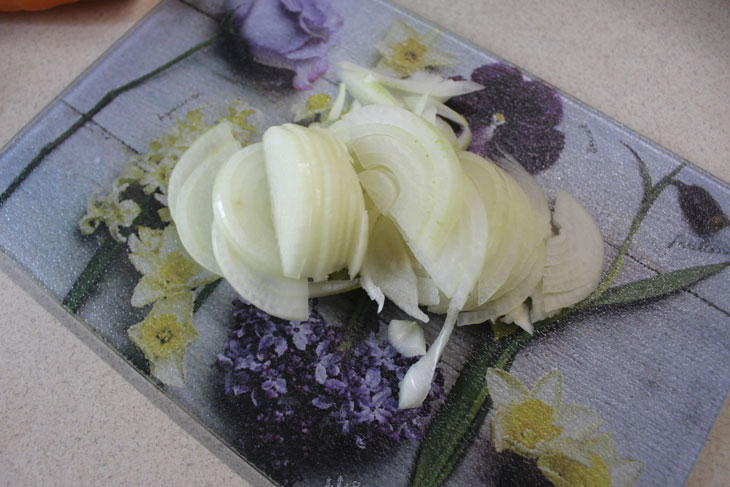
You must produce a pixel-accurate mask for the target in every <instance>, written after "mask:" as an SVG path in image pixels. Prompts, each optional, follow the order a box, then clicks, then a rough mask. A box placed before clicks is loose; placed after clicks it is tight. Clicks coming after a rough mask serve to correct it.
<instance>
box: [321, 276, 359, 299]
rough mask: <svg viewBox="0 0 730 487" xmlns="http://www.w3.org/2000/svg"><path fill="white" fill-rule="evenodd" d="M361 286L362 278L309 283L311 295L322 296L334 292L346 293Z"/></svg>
mask: <svg viewBox="0 0 730 487" xmlns="http://www.w3.org/2000/svg"><path fill="white" fill-rule="evenodd" d="M359 287H360V279H347V280H343V279H330V280H327V281H321V282H310V283H309V297H310V298H321V297H324V296H332V295H333V294H341V293H346V292H348V291H352V290H354V289H357V288H359Z"/></svg>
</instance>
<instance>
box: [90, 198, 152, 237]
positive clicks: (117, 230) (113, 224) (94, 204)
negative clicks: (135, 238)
mask: <svg viewBox="0 0 730 487" xmlns="http://www.w3.org/2000/svg"><path fill="white" fill-rule="evenodd" d="M127 186H128V184H121V185H117V184H115V185H114V186H113V187H112V191H111V192H110V193H109V194H108V195H106V196H103V195H101V193H100V192H95V193H94V194H92V195H91V198H89V202H88V203H87V206H86V215H84V217H83V218H82V219H81V221H80V222H79V227H80V228H81V233H83V234H84V235H89V234H91V233H94V232H95V231H96V229H97V228H99V225H100V224H101V223H102V222H103V223H104V225H106V227H107V229H109V233H110V234H111V236H112V237H113V238H114V240H117V241H119V242H124V241H126V240H127V238H126V236H125V235H124V234H123V233H122V228H126V227H129V226H130V225H131V224H132V222H134V219H135V218H137V215H139V214H140V212H141V211H142V210H141V208H140V207H139V205H138V204H137V203H135V202H134V201H133V200H122V199H121V197H122V193H123V192H124V191H125V190H126V189H127Z"/></svg>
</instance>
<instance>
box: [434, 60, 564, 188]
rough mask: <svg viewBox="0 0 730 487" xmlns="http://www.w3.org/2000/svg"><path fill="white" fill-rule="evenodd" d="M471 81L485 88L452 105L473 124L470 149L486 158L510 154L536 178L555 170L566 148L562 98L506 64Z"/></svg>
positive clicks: (487, 69)
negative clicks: (561, 153)
mask: <svg viewBox="0 0 730 487" xmlns="http://www.w3.org/2000/svg"><path fill="white" fill-rule="evenodd" d="M471 79H472V81H475V82H477V83H479V84H481V85H483V86H484V89H483V90H480V91H476V92H474V93H469V94H466V95H461V96H456V97H454V98H452V99H451V100H449V102H448V103H447V105H449V106H450V107H451V108H453V109H454V110H456V111H457V112H459V113H460V114H462V115H463V116H464V117H466V119H467V120H468V121H469V126H470V127H471V130H472V141H471V145H470V146H469V150H470V151H472V152H476V153H477V154H479V155H481V156H483V157H487V158H495V157H499V156H500V155H501V154H506V155H509V156H511V157H513V158H515V159H516V160H517V161H518V162H519V163H520V164H522V165H523V166H524V167H525V169H527V170H528V171H529V172H530V173H533V174H534V173H537V172H539V171H542V170H543V169H546V168H548V167H550V166H552V165H553V164H554V163H555V162H556V161H557V160H558V158H559V157H560V152H561V151H562V150H563V146H564V144H565V135H564V134H563V132H561V131H560V130H558V129H557V128H556V127H557V126H558V125H559V124H560V122H561V121H562V119H563V104H562V101H561V100H560V95H558V93H557V92H556V91H555V90H554V89H552V88H551V87H549V86H547V85H546V84H544V83H542V82H540V81H531V80H526V79H524V78H523V76H522V73H521V72H520V71H519V70H518V69H516V68H513V67H511V66H507V65H506V64H502V63H496V64H487V65H484V66H481V67H479V68H477V69H475V70H474V72H473V73H472V75H471Z"/></svg>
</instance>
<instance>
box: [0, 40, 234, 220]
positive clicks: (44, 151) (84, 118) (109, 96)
mask: <svg viewBox="0 0 730 487" xmlns="http://www.w3.org/2000/svg"><path fill="white" fill-rule="evenodd" d="M219 40H220V37H218V36H215V37H211V38H210V39H208V40H205V41H203V42H201V43H199V44H197V45H195V46H193V47H191V48H190V49H188V50H187V51H185V52H183V53H182V54H180V55H179V56H177V57H175V58H174V59H171V60H170V61H168V62H166V63H165V64H163V65H162V66H159V67H158V68H155V69H153V70H152V71H150V72H149V73H147V74H144V75H142V76H140V77H139V78H136V79H133V80H132V81H130V82H129V83H126V84H124V85H122V86H120V87H118V88H114V89H113V90H110V91H108V92H107V93H106V94H105V95H104V96H103V97H102V98H101V100H99V101H98V102H97V103H96V105H94V106H93V107H92V108H91V110H89V111H88V112H86V113H84V114H83V115H81V116H80V117H79V119H78V120H76V122H74V124H73V125H71V126H70V127H69V128H68V129H66V131H65V132H63V133H62V134H61V135H59V136H58V137H56V138H55V139H53V140H52V141H51V142H49V143H48V144H46V145H44V146H43V147H42V148H41V150H40V151H38V154H36V155H35V157H33V159H31V160H30V162H29V163H28V165H27V166H25V168H23V170H22V171H21V172H20V174H18V175H17V176H16V177H15V179H13V181H12V182H11V183H10V184H9V185H8V187H7V188H5V191H3V193H2V194H1V195H0V206H2V205H3V204H4V203H5V202H6V201H7V199H8V198H10V196H11V195H12V194H13V192H14V191H15V190H16V189H18V187H19V186H20V185H21V184H22V183H23V181H25V179H26V178H27V177H28V176H30V174H31V173H32V172H33V170H34V169H35V168H36V167H38V165H40V163H41V162H42V161H43V159H44V158H45V157H46V156H47V155H48V154H50V153H51V152H52V151H53V150H54V149H55V148H56V147H58V146H59V145H61V144H62V143H63V142H64V141H65V140H66V139H68V138H69V137H71V136H72V135H73V134H74V133H75V132H76V131H77V130H78V129H79V128H81V127H82V126H83V125H84V124H85V123H86V122H88V121H89V120H91V119H92V118H93V117H94V115H96V114H97V113H99V112H100V111H101V110H103V109H104V107H106V106H107V105H108V104H110V103H111V102H113V101H114V100H115V99H116V98H117V97H118V96H119V95H121V94H122V93H125V92H127V91H129V90H131V89H132V88H134V87H136V86H139V85H140V84H142V83H144V82H145V81H147V80H148V79H150V78H152V77H154V76H156V75H158V74H160V73H162V72H163V71H165V70H166V69H168V68H171V67H172V66H174V65H176V64H177V63H179V62H180V61H183V60H184V59H187V58H189V57H190V56H192V55H193V54H195V53H196V52H198V51H200V50H202V49H205V48H206V47H208V46H211V45H213V44H215V43H216V42H218V41H219Z"/></svg>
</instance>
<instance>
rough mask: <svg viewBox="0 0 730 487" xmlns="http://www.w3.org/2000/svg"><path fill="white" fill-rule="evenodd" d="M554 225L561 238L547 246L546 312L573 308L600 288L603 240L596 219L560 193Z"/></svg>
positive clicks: (573, 199)
mask: <svg viewBox="0 0 730 487" xmlns="http://www.w3.org/2000/svg"><path fill="white" fill-rule="evenodd" d="M553 222H554V224H555V226H556V227H557V228H558V229H559V233H558V235H556V236H554V237H552V238H550V239H549V240H548V242H547V249H546V261H545V273H544V276H543V283H542V293H543V300H544V305H545V311H546V312H548V313H549V312H551V311H555V310H557V309H561V308H565V307H567V306H572V305H573V304H575V303H577V302H579V301H581V300H582V299H584V298H586V297H587V296H588V295H589V294H590V293H591V292H593V290H594V289H595V288H596V286H598V283H599V282H600V280H601V271H602V267H603V254H604V247H603V237H602V236H601V231H600V229H599V228H598V225H596V222H595V220H593V217H592V216H591V215H590V213H588V211H587V210H586V209H585V208H584V207H583V205H581V204H580V203H579V202H578V201H577V200H576V199H575V198H573V197H572V196H570V195H569V194H568V193H566V192H565V191H559V192H558V195H557V198H556V200H555V211H554V214H553Z"/></svg>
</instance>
